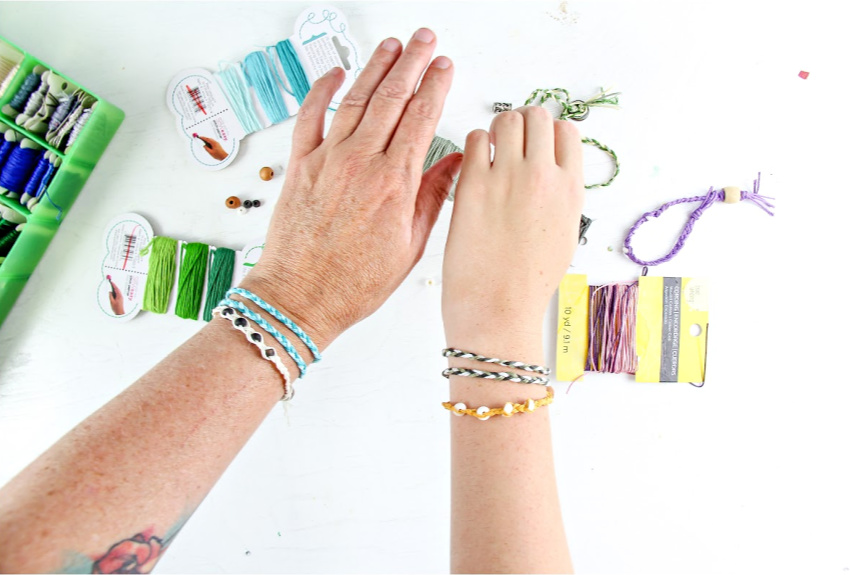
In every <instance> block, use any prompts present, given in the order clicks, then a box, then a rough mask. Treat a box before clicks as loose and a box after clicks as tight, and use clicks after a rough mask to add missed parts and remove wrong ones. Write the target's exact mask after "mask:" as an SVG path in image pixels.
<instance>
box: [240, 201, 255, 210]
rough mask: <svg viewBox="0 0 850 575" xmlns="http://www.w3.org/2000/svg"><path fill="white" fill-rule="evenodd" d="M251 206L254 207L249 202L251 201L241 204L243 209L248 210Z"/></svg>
mask: <svg viewBox="0 0 850 575" xmlns="http://www.w3.org/2000/svg"><path fill="white" fill-rule="evenodd" d="M253 205H254V204H253V202H251V200H245V201H244V202H242V207H243V208H250V207H251V206H253Z"/></svg>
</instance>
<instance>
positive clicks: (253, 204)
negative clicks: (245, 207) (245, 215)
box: [251, 200, 260, 208]
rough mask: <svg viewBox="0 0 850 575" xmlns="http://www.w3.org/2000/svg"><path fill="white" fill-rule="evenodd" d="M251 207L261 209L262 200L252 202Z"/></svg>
mask: <svg viewBox="0 0 850 575" xmlns="http://www.w3.org/2000/svg"><path fill="white" fill-rule="evenodd" d="M251 205H252V206H254V207H255V208H259V207H260V200H254V201H253V202H251Z"/></svg>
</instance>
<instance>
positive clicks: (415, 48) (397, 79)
mask: <svg viewBox="0 0 850 575" xmlns="http://www.w3.org/2000/svg"><path fill="white" fill-rule="evenodd" d="M435 45H436V36H434V33H433V32H432V31H431V30H428V29H427V28H420V29H419V30H417V31H416V33H415V34H414V35H413V37H412V38H411V39H410V42H409V43H408V44H407V47H406V48H405V49H404V52H402V54H401V56H399V58H398V60H397V61H396V63H395V64H394V65H393V67H392V69H391V70H390V71H389V72H388V73H387V75H386V77H385V78H384V79H383V80H382V81H381V83H380V84H379V85H378V87H377V88H376V89H375V92H374V94H372V98H371V99H370V100H369V104H368V106H367V107H366V113H365V114H364V115H363V119H362V120H361V122H360V125H359V126H358V127H357V130H356V132H355V133H356V134H357V135H358V136H362V141H363V143H364V145H365V146H368V147H370V148H372V149H375V150H386V149H387V145H388V144H389V142H390V139H391V138H392V136H393V133H394V132H395V130H396V126H398V123H399V120H400V119H401V116H402V114H403V113H404V110H405V108H406V107H407V103H408V102H409V101H410V99H411V97H412V96H413V91H414V89H415V88H416V84H417V83H418V82H419V78H420V77H421V76H422V72H423V71H424V70H425V68H426V67H427V66H428V62H430V61H431V55H432V54H433V53H434V47H435Z"/></svg>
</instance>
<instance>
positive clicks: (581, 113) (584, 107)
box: [525, 88, 620, 190]
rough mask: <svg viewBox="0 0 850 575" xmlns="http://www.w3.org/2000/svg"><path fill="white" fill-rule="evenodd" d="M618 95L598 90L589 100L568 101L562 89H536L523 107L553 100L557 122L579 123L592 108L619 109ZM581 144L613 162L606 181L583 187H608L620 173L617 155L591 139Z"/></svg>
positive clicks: (590, 188) (567, 93)
mask: <svg viewBox="0 0 850 575" xmlns="http://www.w3.org/2000/svg"><path fill="white" fill-rule="evenodd" d="M618 95H619V94H618V93H614V94H608V93H607V91H606V90H604V89H603V90H600V91H599V93H598V94H597V95H595V96H593V97H592V98H591V99H589V100H587V101H584V100H570V93H569V91H567V90H566V89H564V88H553V89H545V88H538V89H537V90H534V91H533V92H532V93H531V96H529V97H528V99H527V100H526V101H525V105H526V106H529V105H532V104H534V103H535V102H536V101H537V100H539V102H538V104H539V105H541V106H542V105H543V104H544V103H546V102H547V101H548V100H553V101H555V102H557V103H558V104H559V105H560V106H561V107H562V108H563V111H562V112H561V114H560V115H559V116H558V119H559V120H576V121H581V120H584V119H585V118H587V116H588V115H589V114H590V108H591V107H593V106H603V107H608V108H619V103H620V102H619V99H618V98H617V96H618ZM581 141H582V143H583V144H589V145H591V146H595V147H597V148H599V149H600V150H602V151H603V152H605V153H606V154H608V155H609V156H610V157H611V159H612V160H614V173H613V174H612V175H611V177H610V178H608V180H607V181H605V182H602V183H599V184H591V185H589V186H585V187H584V188H585V189H586V190H592V189H594V188H604V187H607V186H610V185H611V183H612V182H613V181H614V179H615V178H616V177H617V175H618V174H619V173H620V159H619V158H617V154H616V153H615V152H614V150H612V149H611V148H609V147H608V146H606V145H605V144H603V143H601V142H599V141H598V140H594V139H593V138H582V139H581Z"/></svg>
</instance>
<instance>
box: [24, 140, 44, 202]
mask: <svg viewBox="0 0 850 575" xmlns="http://www.w3.org/2000/svg"><path fill="white" fill-rule="evenodd" d="M49 167H50V152H44V154H43V155H42V157H41V159H40V160H39V161H38V165H37V166H36V167H35V170H33V172H32V175H31V176H30V178H29V181H27V185H26V186H24V193H23V194H21V204H22V205H26V204H27V202H29V201H30V199H31V198H34V197H35V196H36V194H37V193H38V188H39V186H41V180H42V178H44V174H46V173H47V169H48V168H49Z"/></svg>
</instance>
